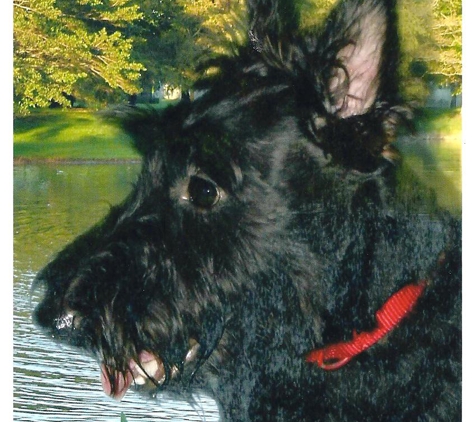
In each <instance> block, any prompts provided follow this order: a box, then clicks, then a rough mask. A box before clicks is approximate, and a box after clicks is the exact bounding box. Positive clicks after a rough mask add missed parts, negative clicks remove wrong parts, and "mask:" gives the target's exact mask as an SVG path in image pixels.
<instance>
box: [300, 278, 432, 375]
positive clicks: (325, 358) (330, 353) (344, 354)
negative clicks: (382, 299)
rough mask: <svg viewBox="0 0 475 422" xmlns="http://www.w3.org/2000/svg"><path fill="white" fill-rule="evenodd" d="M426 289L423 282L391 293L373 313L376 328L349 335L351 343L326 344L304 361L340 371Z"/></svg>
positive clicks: (395, 322) (393, 324) (399, 318)
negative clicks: (351, 336)
mask: <svg viewBox="0 0 475 422" xmlns="http://www.w3.org/2000/svg"><path fill="white" fill-rule="evenodd" d="M426 286H427V282H426V281H420V282H418V283H417V284H409V285H408V286H405V287H403V288H402V289H401V290H399V291H397V292H396V293H394V294H393V295H392V296H391V297H390V298H389V299H388V300H387V301H386V303H384V305H383V306H382V307H381V309H380V310H379V311H377V312H376V328H375V329H374V330H372V331H369V332H362V333H360V334H358V333H356V331H355V332H353V340H351V341H347V342H341V343H335V344H330V345H328V346H326V347H323V348H322V349H316V350H312V351H311V352H310V353H309V354H308V355H307V357H306V360H307V362H310V363H316V364H317V365H318V366H319V367H320V368H322V369H326V370H334V369H340V368H341V367H342V366H343V365H346V364H347V363H348V362H349V361H350V360H351V359H352V358H354V357H355V356H356V355H358V354H360V353H361V352H364V351H365V350H366V349H368V348H370V347H371V346H373V345H374V344H376V343H377V342H378V341H379V340H381V338H383V337H384V336H385V335H386V334H388V333H389V332H390V331H391V330H393V329H394V328H395V327H396V326H397V325H398V324H399V323H400V322H401V321H402V320H403V319H404V318H405V317H406V316H407V315H408V314H409V312H410V311H411V310H412V308H413V307H414V305H415V304H416V303H417V300H418V299H419V297H420V296H421V295H422V293H423V292H424V289H425V288H426Z"/></svg>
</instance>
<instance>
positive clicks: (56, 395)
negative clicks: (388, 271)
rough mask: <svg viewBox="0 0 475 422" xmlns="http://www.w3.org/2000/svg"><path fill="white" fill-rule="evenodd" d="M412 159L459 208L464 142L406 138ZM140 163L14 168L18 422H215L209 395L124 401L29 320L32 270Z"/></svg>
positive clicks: (446, 202) (110, 199)
mask: <svg viewBox="0 0 475 422" xmlns="http://www.w3.org/2000/svg"><path fill="white" fill-rule="evenodd" d="M400 147H401V148H402V149H403V150H404V151H405V152H406V153H407V154H408V157H407V162H408V163H409V165H410V167H411V168H412V169H413V170H414V171H415V172H416V173H418V174H419V175H420V176H421V177H422V178H423V179H424V180H425V181H426V183H427V184H428V185H430V186H432V187H433V188H434V189H435V190H436V192H437V193H438V197H439V201H440V203H441V204H442V205H443V206H446V207H447V208H449V209H450V210H451V211H453V212H459V211H460V190H461V180H460V179H461V177H460V176H461V172H460V148H461V143H460V139H436V138H421V139H419V140H417V141H416V140H414V139H410V138H408V139H405V140H403V141H401V142H400ZM139 168H140V165H138V164H120V165H112V164H110V165H105V164H104V165H103V164H100V165H99V164H94V165H91V164H89V165H64V164H61V165H60V164H58V165H24V166H16V167H15V168H14V193H15V196H14V285H13V294H14V297H13V300H14V315H13V331H14V362H13V364H14V365H13V371H14V385H13V389H14V409H13V411H14V420H15V421H24V422H27V421H28V422H34V421H42V422H53V421H54V422H56V421H57V422H60V421H61V422H63V421H65V420H67V421H100V422H103V421H104V422H120V415H121V412H124V414H125V415H126V416H127V419H128V421H129V422H133V421H161V420H166V421H177V422H178V421H201V420H206V421H218V420H219V416H218V409H217V406H216V404H215V402H214V401H213V400H212V399H210V398H208V397H196V399H197V400H196V401H197V405H196V406H195V407H193V406H192V405H190V404H189V403H186V402H177V401H173V400H170V399H169V398H167V397H159V398H157V400H156V401H155V402H153V403H150V402H145V401H144V400H143V399H142V398H141V397H139V396H138V395H137V394H136V393H134V392H133V391H129V392H128V393H127V395H126V396H125V398H124V399H123V401H122V402H120V403H118V402H115V401H114V400H112V399H109V398H107V397H106V396H105V395H104V393H103V392H102V388H101V384H100V380H99V367H98V364H97V363H96V362H95V361H94V360H92V359H90V358H88V357H85V356H83V355H81V354H79V352H77V351H75V350H73V349H70V348H67V347H65V346H63V347H61V346H59V345H58V344H56V343H53V342H52V341H50V340H48V339H47V338H45V337H43V336H42V335H41V334H40V333H39V332H38V330H37V329H36V328H35V327H34V326H33V325H32V321H31V310H32V309H33V307H34V306H35V304H36V303H37V301H38V297H37V296H35V295H33V296H31V294H30V286H31V282H32V280H33V278H34V275H35V273H36V272H37V271H38V270H39V269H40V268H41V267H42V266H43V265H45V264H46V263H47V262H48V261H49V260H50V259H51V258H52V256H54V253H55V252H57V251H59V250H60V249H61V248H62V247H63V246H64V245H65V244H66V243H68V242H69V241H71V240H72V239H74V237H75V236H77V235H78V234H79V233H81V232H83V231H84V230H85V229H87V228H88V227H90V226H91V225H92V224H93V223H94V222H96V221H98V220H100V219H101V217H102V216H104V215H105V214H106V213H107V212H108V210H109V207H110V205H111V204H116V203H118V202H119V201H121V200H122V199H123V198H124V197H125V196H126V195H127V193H128V192H129V191H130V189H131V185H132V183H133V182H134V180H135V178H136V175H137V173H138V171H139Z"/></svg>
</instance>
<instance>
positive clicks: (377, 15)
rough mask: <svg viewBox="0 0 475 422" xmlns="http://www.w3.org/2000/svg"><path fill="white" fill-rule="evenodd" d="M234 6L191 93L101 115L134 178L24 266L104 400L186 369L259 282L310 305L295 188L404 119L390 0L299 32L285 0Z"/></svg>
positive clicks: (346, 160)
mask: <svg viewBox="0 0 475 422" xmlns="http://www.w3.org/2000/svg"><path fill="white" fill-rule="evenodd" d="M248 8H249V22H250V27H249V43H248V45H246V46H245V47H243V48H242V49H241V51H240V53H239V55H238V56H236V57H227V58H223V59H222V60H220V61H219V63H218V66H217V68H218V69H217V71H215V72H214V73H213V76H212V77H209V78H205V79H203V80H201V81H200V82H199V83H198V84H197V87H199V89H200V90H202V92H203V93H204V94H203V95H202V96H201V97H200V98H199V99H197V100H195V101H193V102H191V103H181V104H179V105H177V106H174V107H170V108H167V109H165V110H163V111H154V110H148V109H142V108H129V109H119V110H116V111H114V112H113V114H114V117H115V118H119V119H120V121H121V122H122V125H123V127H124V129H125V130H126V131H128V132H129V133H130V134H131V135H132V136H133V138H134V139H135V143H136V146H137V148H138V149H139V150H140V151H141V153H142V155H143V167H142V171H141V174H140V176H139V178H138V181H137V183H136V185H135V187H134V189H133V191H132V192H131V194H130V195H129V197H128V198H127V199H126V200H125V201H124V202H123V203H122V204H120V205H118V206H115V207H113V208H112V209H111V211H110V213H109V215H108V216H107V217H106V218H105V219H104V220H103V221H102V222H100V223H99V224H97V225H96V226H94V227H93V228H92V229H90V230H89V231H88V232H87V233H85V234H83V235H81V236H79V237H78V238H77V239H76V240H74V241H73V242H72V243H71V244H70V245H68V246H67V247H66V248H64V250H62V251H61V252H59V254H58V255H57V257H56V258H55V259H54V260H53V261H52V262H51V263H50V264H48V265H47V266H46V267H45V268H44V269H43V270H42V271H40V272H39V274H38V276H37V279H36V282H35V283H36V286H43V287H44V291H45V295H44V298H43V300H42V302H41V303H40V304H39V305H38V307H37V308H36V310H35V313H34V317H35V321H36V323H37V324H38V325H40V326H41V327H43V329H44V330H45V331H46V332H47V334H48V335H50V336H52V337H54V338H56V339H58V340H60V341H65V342H68V343H70V344H72V345H74V346H78V347H80V348H83V349H85V350H88V351H89V352H91V353H92V354H93V355H94V356H96V357H97V359H98V361H99V362H100V365H101V379H102V384H103V387H104V390H105V392H106V393H107V394H109V395H111V396H114V397H116V398H120V397H122V395H123V394H125V392H126V391H127V388H128V387H129V386H130V385H131V384H132V383H134V382H135V384H147V385H148V384H151V385H152V388H155V387H156V386H164V385H166V384H169V383H171V382H174V381H178V380H189V379H191V377H192V376H193V375H194V374H195V373H196V371H197V370H198V369H199V368H200V367H201V366H202V365H203V363H204V362H206V361H207V360H208V359H209V357H210V356H211V355H212V354H213V353H214V352H215V351H216V350H219V349H220V347H221V348H222V347H224V346H223V343H224V340H223V339H224V338H225V337H226V330H227V328H228V326H229V324H232V323H233V322H232V320H233V318H236V315H239V314H240V312H242V308H243V303H244V302H245V301H246V300H251V299H249V298H251V297H253V298H255V297H256V296H257V297H258V296H259V292H261V291H263V290H266V291H269V289H273V288H274V286H277V285H278V284H279V283H284V282H285V283H287V284H288V285H290V286H291V285H292V284H294V285H295V284H299V285H300V286H301V287H300V289H299V292H297V293H295V295H294V296H295V297H294V296H292V295H291V297H290V299H292V300H293V299H295V300H294V301H292V300H290V299H289V301H288V303H289V304H290V303H292V304H293V305H292V306H294V309H293V311H292V312H293V313H294V314H295V317H296V318H297V317H298V315H299V314H300V311H299V309H303V308H305V307H309V306H310V307H311V306H314V302H318V299H312V298H310V299H309V296H314V297H315V296H318V257H315V256H313V255H312V254H311V253H310V252H308V248H307V246H306V245H305V243H304V241H303V240H301V236H299V231H301V230H305V228H302V227H299V224H298V221H297V220H296V219H295V215H296V214H297V213H296V211H297V206H296V204H295V200H296V198H297V197H298V195H301V194H304V193H305V192H307V193H309V192H312V191H313V190H315V189H325V187H328V188H329V189H330V186H331V185H334V183H331V182H332V181H334V180H337V179H338V177H339V175H342V174H346V173H348V172H350V173H352V174H353V175H354V177H355V178H358V177H361V178H363V179H364V178H365V177H367V175H368V174H372V173H374V172H376V171H378V169H380V168H381V166H382V165H385V164H384V163H388V158H389V157H390V154H389V153H388V151H389V148H390V146H389V145H390V142H391V140H392V137H393V135H394V131H395V127H396V124H397V122H398V121H399V119H400V118H401V116H403V115H404V111H403V108H402V107H400V104H399V102H398V96H397V71H396V65H397V60H398V56H397V45H392V44H391V43H396V44H397V36H396V35H395V31H396V28H395V20H394V16H393V15H394V6H393V5H392V2H391V1H382V0H381V1H377V0H363V1H360V0H346V1H341V2H340V3H339V4H338V5H337V6H336V7H335V8H334V10H333V11H332V12H331V14H330V16H329V18H328V24H326V25H323V27H322V28H319V29H317V30H315V31H314V32H312V33H306V34H301V33H299V29H298V14H297V12H296V9H295V8H294V2H291V1H284V0H281V1H277V0H273V1H257V0H256V1H249V4H248ZM214 65H215V66H216V62H215V63H214ZM308 168H311V174H312V177H310V178H309V177H307V176H308V174H307V173H305V172H303V171H302V169H308ZM297 191H298V192H297ZM282 280H284V281H282ZM307 284H308V285H310V284H311V287H309V288H308V292H307V293H308V294H302V291H305V288H303V287H302V286H305V285H307ZM262 286H264V287H262ZM289 289H290V290H292V287H290V288H289ZM310 292H311V294H310ZM254 300H257V301H258V300H259V299H254ZM289 306H290V305H289ZM313 335H315V336H318V327H317V328H316V329H315V331H314V332H313ZM230 343H232V340H231V341H229V340H228V341H227V344H226V347H230ZM235 346H236V347H239V345H238V344H237V345H235Z"/></svg>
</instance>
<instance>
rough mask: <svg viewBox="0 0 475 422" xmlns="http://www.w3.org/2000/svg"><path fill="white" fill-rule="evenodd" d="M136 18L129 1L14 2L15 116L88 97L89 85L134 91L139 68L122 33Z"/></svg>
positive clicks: (128, 41)
mask: <svg viewBox="0 0 475 422" xmlns="http://www.w3.org/2000/svg"><path fill="white" fill-rule="evenodd" d="M139 17H140V12H139V10H138V7H137V6H136V5H130V4H129V1H128V0H111V1H109V0H74V1H67V0H63V1H56V0H15V1H14V61H13V63H14V98H15V111H16V112H19V113H25V112H27V110H28V109H29V108H31V107H45V106H48V105H49V104H50V103H51V102H52V101H55V102H58V103H60V104H65V103H67V102H68V99H67V98H66V96H68V95H81V96H83V97H88V96H90V93H91V91H90V83H91V81H94V84H95V85H97V86H98V90H100V88H99V87H100V86H101V85H102V86H107V87H109V88H111V89H114V88H119V89H120V90H122V91H124V92H127V93H134V92H137V91H138V87H137V84H136V81H137V80H138V79H139V77H140V70H142V69H143V66H142V65H141V64H140V63H137V62H133V61H131V60H130V54H131V50H132V40H131V39H128V38H126V37H124V35H123V29H124V28H125V27H126V25H127V24H129V23H130V22H133V21H134V20H136V19H138V18H139ZM86 80H88V83H86V84H85V85H81V82H84V81H86Z"/></svg>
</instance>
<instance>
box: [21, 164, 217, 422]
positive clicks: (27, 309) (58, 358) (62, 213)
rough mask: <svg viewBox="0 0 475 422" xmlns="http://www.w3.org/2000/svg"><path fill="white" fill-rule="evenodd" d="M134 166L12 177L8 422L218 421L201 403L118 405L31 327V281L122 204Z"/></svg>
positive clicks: (28, 171)
mask: <svg viewBox="0 0 475 422" xmlns="http://www.w3.org/2000/svg"><path fill="white" fill-rule="evenodd" d="M138 171H139V165H70V166H68V165H31V166H30V165H29V166H18V167H15V169H14V191H15V196H14V213H15V216H14V286H13V295H14V315H13V330H14V368H13V371H14V385H13V389H14V392H13V393H14V409H13V411H14V420H15V421H24V422H32V421H43V422H44V421H48V422H53V421H57V422H60V421H61V422H64V421H65V420H68V421H101V422H102V421H105V422H119V421H120V414H121V412H124V413H125V415H126V416H127V419H128V421H129V422H133V421H150V420H154V421H155V420H171V421H176V422H178V421H201V420H206V421H217V420H219V416H218V410H217V407H216V404H215V403H214V401H213V400H211V399H210V398H208V397H205V396H203V397H196V404H194V405H193V406H192V405H191V404H189V403H184V402H176V401H173V400H170V399H168V398H167V397H163V396H162V397H158V398H157V402H156V403H155V402H154V403H152V404H151V403H145V402H144V400H143V399H142V398H139V397H138V396H137V395H136V394H135V393H133V392H132V391H131V392H129V393H127V395H126V397H125V398H124V400H123V401H122V402H120V403H118V402H115V401H114V400H112V399H109V398H107V397H106V396H105V395H104V393H103V391H102V388H101V384H100V380H99V368H98V365H97V363H96V362H95V361H94V360H93V359H91V358H89V357H87V356H83V355H81V354H79V352H76V351H75V350H73V349H70V348H68V347H66V346H60V345H58V344H56V343H53V342H52V341H49V340H48V339H46V338H44V337H43V336H41V335H39V333H38V330H37V329H36V328H35V327H34V326H33V325H32V322H31V310H32V308H33V307H34V306H35V304H36V303H37V302H38V299H39V298H38V296H37V295H35V294H34V295H33V296H31V295H30V293H31V292H30V286H31V282H32V280H33V278H34V275H35V273H36V272H37V271H38V270H39V269H40V268H41V267H42V266H43V265H45V264H46V263H47V262H48V261H49V260H50V259H51V257H52V256H53V254H54V253H55V252H57V251H58V250H60V249H61V248H62V247H63V246H64V245H65V244H66V243H68V242H70V241H71V240H72V239H74V237H75V236H77V235H78V234H79V233H81V232H82V231H84V230H85V229H87V228H88V227H90V226H91V225H92V224H93V223H95V222H97V221H99V220H100V219H101V218H102V217H103V216H104V215H105V214H106V213H107V212H108V210H109V208H110V204H115V203H117V202H119V201H121V200H122V199H123V198H124V197H125V196H126V195H127V193H128V192H129V191H130V188H131V186H132V184H133V182H134V181H135V179H136V175H137V173H138Z"/></svg>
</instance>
